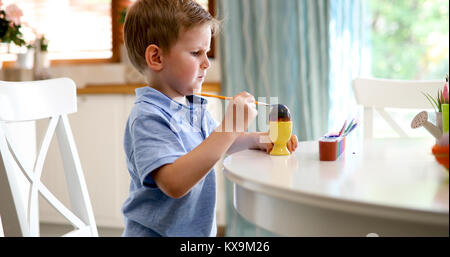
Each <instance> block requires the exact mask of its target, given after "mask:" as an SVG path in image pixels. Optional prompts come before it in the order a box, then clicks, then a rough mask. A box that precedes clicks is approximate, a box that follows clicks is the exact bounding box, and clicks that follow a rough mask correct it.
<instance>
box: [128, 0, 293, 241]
mask: <svg viewBox="0 0 450 257" xmlns="http://www.w3.org/2000/svg"><path fill="white" fill-rule="evenodd" d="M216 27H217V21H216V20H215V19H214V18H213V17H212V16H211V15H210V14H209V13H208V12H207V11H205V10H204V9H203V8H202V7H201V6H200V5H199V4H197V3H196V2H195V1H192V0H140V1H137V2H136V3H134V4H133V5H132V6H131V7H130V8H129V10H128V12H127V16H126V18H125V25H124V38H125V46H126V48H127V51H128V56H129V58H130V61H131V63H132V64H133V65H134V66H135V67H136V68H137V69H138V70H139V71H140V72H141V73H142V74H144V75H145V77H146V78H147V80H148V84H149V85H150V86H148V87H144V88H139V89H137V90H136V101H135V105H134V107H133V109H132V111H131V113H130V116H129V119H128V122H127V125H126V129H125V136H124V147H125V152H126V157H127V167H128V170H129V173H130V176H131V183H130V194H129V197H128V199H127V200H126V201H125V203H124V205H123V207H122V212H123V214H124V219H125V230H124V232H123V236H216V220H215V199H216V188H215V186H216V181H215V172H214V169H213V166H214V164H215V163H216V162H217V161H218V160H219V159H220V158H221V156H222V155H223V154H225V153H227V152H228V153H230V152H233V151H238V150H241V149H246V148H259V149H261V150H267V151H270V149H271V147H272V145H271V144H262V143H259V135H261V133H244V131H245V130H246V129H247V127H248V125H249V124H250V123H251V122H252V120H253V119H254V118H255V116H256V114H257V111H256V108H255V99H254V98H253V96H252V95H250V94H248V93H246V92H242V93H240V94H238V95H236V96H234V97H233V100H232V102H231V103H230V105H229V107H228V109H227V111H226V113H225V119H224V121H223V122H222V123H221V124H220V126H217V125H216V124H215V122H214V120H213V119H212V117H211V115H210V114H209V112H208V111H207V110H206V99H203V98H201V97H198V96H195V95H193V93H194V92H199V91H200V90H201V85H202V82H203V80H204V78H205V75H206V70H207V69H208V68H209V66H210V63H209V61H208V57H207V52H208V51H209V48H210V43H211V42H210V41H211V35H212V33H214V32H215V31H216ZM239 111H242V112H243V117H242V119H235V118H234V116H236V112H239ZM237 115H239V113H237ZM237 120H241V122H237ZM225 121H227V122H226V123H225ZM222 131H224V132H222ZM288 147H289V150H290V151H294V150H295V148H296V147H297V138H296V137H295V136H294V137H293V138H292V140H291V141H290V142H289V143H288Z"/></svg>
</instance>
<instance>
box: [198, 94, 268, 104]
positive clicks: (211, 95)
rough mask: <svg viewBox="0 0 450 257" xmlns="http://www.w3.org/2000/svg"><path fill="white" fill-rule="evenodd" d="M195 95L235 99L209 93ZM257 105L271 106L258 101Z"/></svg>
mask: <svg viewBox="0 0 450 257" xmlns="http://www.w3.org/2000/svg"><path fill="white" fill-rule="evenodd" d="M195 94H196V95H201V96H207V97H215V98H219V99H222V100H231V99H233V97H229V96H221V95H213V94H207V93H195ZM255 104H260V105H265V106H270V104H268V103H263V102H258V101H255Z"/></svg>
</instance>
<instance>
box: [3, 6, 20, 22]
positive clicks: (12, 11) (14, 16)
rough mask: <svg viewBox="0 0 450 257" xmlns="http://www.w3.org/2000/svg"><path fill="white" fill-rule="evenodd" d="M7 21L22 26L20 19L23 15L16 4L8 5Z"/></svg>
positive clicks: (6, 10)
mask: <svg viewBox="0 0 450 257" xmlns="http://www.w3.org/2000/svg"><path fill="white" fill-rule="evenodd" d="M5 12H6V19H7V20H10V21H11V22H12V23H14V24H16V25H20V17H22V15H23V13H22V10H20V8H19V7H17V5H15V4H11V5H8V7H6V9H5Z"/></svg>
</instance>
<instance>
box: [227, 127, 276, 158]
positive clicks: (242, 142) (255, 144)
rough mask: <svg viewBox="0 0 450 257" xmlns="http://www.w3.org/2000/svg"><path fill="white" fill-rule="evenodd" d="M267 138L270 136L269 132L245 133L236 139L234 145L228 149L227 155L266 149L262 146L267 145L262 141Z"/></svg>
mask: <svg viewBox="0 0 450 257" xmlns="http://www.w3.org/2000/svg"><path fill="white" fill-rule="evenodd" d="M265 136H268V133H267V132H250V133H243V134H241V135H239V136H238V137H237V138H236V140H235V141H234V143H233V144H232V145H231V146H230V148H229V149H228V151H227V154H232V153H235V152H239V151H242V150H245V149H262V148H264V147H263V146H262V144H265V143H263V142H262V141H261V140H260V139H262V137H265Z"/></svg>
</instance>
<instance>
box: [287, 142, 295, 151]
mask: <svg viewBox="0 0 450 257" xmlns="http://www.w3.org/2000/svg"><path fill="white" fill-rule="evenodd" d="M292 146H293V144H292V140H289V141H288V142H287V148H288V150H289V152H291V153H292V152H293V151H294V150H293V149H292Z"/></svg>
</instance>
